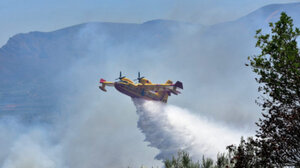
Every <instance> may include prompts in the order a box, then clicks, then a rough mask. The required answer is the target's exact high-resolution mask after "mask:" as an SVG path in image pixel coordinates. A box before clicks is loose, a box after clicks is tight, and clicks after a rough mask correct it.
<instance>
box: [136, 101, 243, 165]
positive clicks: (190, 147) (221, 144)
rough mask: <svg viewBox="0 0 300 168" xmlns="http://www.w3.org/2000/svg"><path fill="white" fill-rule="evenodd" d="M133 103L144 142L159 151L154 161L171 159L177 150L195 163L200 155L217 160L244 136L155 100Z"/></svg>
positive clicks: (184, 110) (185, 110)
mask: <svg viewBox="0 0 300 168" xmlns="http://www.w3.org/2000/svg"><path fill="white" fill-rule="evenodd" d="M133 101H134V104H135V106H136V108H137V114H138V115H139V120H138V127H139V128H140V129H141V131H142V132H143V133H144V134H145V136H146V138H145V141H148V142H150V146H151V147H155V148H157V149H159V150H160V153H159V154H158V155H157V156H156V159H162V160H163V159H166V158H170V157H172V155H174V154H176V153H177V152H178V151H179V150H184V151H187V152H189V154H190V155H191V156H192V158H194V159H196V160H200V159H201V158H202V156H203V155H205V156H206V157H210V158H216V156H217V154H218V153H220V152H224V151H225V149H226V146H228V145H230V144H237V143H238V142H239V140H240V138H241V136H242V135H243V133H242V132H240V131H237V130H234V129H231V128H229V127H226V126H223V125H218V124H216V123H214V122H211V121H209V120H208V119H206V118H204V117H201V116H199V115H195V114H192V113H191V112H189V111H188V110H187V109H182V108H180V107H177V106H174V105H168V104H163V103H160V102H154V101H143V100H140V99H134V100H133ZM244 135H245V134H244Z"/></svg>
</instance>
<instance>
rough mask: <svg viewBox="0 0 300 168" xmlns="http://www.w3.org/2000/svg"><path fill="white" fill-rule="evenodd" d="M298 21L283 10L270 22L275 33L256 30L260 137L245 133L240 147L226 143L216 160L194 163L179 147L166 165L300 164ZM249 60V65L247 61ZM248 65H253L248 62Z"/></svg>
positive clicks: (248, 167)
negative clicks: (259, 95) (175, 154)
mask: <svg viewBox="0 0 300 168" xmlns="http://www.w3.org/2000/svg"><path fill="white" fill-rule="evenodd" d="M293 26H294V25H293V20H292V19H291V17H289V16H287V15H286V13H284V12H283V13H281V17H280V20H279V21H278V22H276V23H270V27H271V30H272V31H271V34H265V35H264V34H262V31H261V30H257V32H256V36H255V38H256V39H257V43H256V47H259V48H260V49H261V53H260V54H259V55H255V56H253V57H249V61H250V66H251V68H252V70H253V72H255V73H256V74H257V78H256V81H257V82H258V83H259V84H260V86H259V88H258V91H259V92H262V93H263V95H262V96H261V97H260V98H259V99H258V100H257V103H258V104H259V105H260V106H261V107H262V110H263V113H262V117H261V118H260V119H259V121H258V122H257V123H256V124H257V126H258V127H259V129H258V130H257V134H256V137H255V138H252V137H249V138H247V140H244V138H243V137H242V138H241V142H240V144H239V145H238V146H235V145H230V146H228V147H227V154H220V155H218V157H217V160H216V162H214V161H213V160H212V159H209V158H204V156H203V158H202V162H201V163H199V161H197V162H193V161H192V159H191V158H190V156H189V154H188V153H186V152H179V154H178V157H177V158H174V157H173V158H172V159H171V160H166V161H165V162H164V163H165V167H166V168H252V167H256V168H265V167H271V168H272V167H300V54H299V49H298V46H297V41H296V40H297V37H298V36H299V35H300V31H299V29H298V28H293ZM246 65H247V64H246ZM247 66H249V65H247Z"/></svg>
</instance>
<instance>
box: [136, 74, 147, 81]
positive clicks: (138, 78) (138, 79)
mask: <svg viewBox="0 0 300 168" xmlns="http://www.w3.org/2000/svg"><path fill="white" fill-rule="evenodd" d="M143 78H145V77H144V76H142V77H141V73H140V72H138V77H137V78H136V79H135V81H139V83H141V79H143Z"/></svg>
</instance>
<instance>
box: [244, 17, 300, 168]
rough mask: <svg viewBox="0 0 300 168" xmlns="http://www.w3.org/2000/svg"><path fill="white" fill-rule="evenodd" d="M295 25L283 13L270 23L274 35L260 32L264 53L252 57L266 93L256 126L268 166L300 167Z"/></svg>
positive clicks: (298, 63) (299, 87)
mask: <svg viewBox="0 0 300 168" xmlns="http://www.w3.org/2000/svg"><path fill="white" fill-rule="evenodd" d="M293 26H294V25H293V20H292V19H291V17H289V16H287V15H286V13H284V12H283V13H281V17H280V20H279V21H278V22H276V23H275V24H273V23H270V27H271V30H272V32H271V34H265V35H264V34H262V32H261V29H260V30H257V32H256V36H255V38H257V43H256V47H259V48H260V49H261V53H260V54H259V55H255V56H253V57H252V58H249V60H250V65H251V67H252V69H253V71H254V72H255V73H256V74H257V75H258V78H256V81H257V82H258V83H259V84H260V86H259V88H258V90H259V91H260V92H262V93H263V96H262V97H261V98H262V99H259V100H258V101H257V102H258V104H259V105H261V106H262V109H263V111H264V113H263V114H262V115H263V117H262V118H260V119H259V121H258V122H257V123H256V124H257V125H258V127H259V130H258V131H257V134H256V136H257V138H258V139H257V141H256V146H257V147H259V150H258V151H257V153H256V154H257V156H259V158H260V160H259V162H260V164H261V165H264V166H266V167H274V166H275V167H276V166H300V55H299V49H298V47H297V41H296V39H297V37H298V36H299V35H300V31H299V29H298V28H295V29H294V28H293Z"/></svg>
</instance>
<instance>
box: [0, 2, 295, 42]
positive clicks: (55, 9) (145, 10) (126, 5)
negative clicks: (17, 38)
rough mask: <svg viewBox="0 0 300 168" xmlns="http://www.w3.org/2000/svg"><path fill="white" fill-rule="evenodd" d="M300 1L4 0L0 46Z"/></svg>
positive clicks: (204, 19) (215, 18)
mask: <svg viewBox="0 0 300 168" xmlns="http://www.w3.org/2000/svg"><path fill="white" fill-rule="evenodd" d="M297 1H298V2H299V0H263V1H262V0H239V1H237V0H186V1H180V0H147V1H145V0H131V1H128V0H127V1H126V0H84V1H83V0H63V1H61V0H43V1H41V0H26V1H25V0H1V1H0V20H1V29H0V30H1V33H0V46H2V45H4V44H5V43H6V41H7V40H8V39H9V37H11V36H13V35H15V34H17V33H26V32H30V31H52V30H56V29H59V28H63V27H67V26H70V25H74V24H79V23H83V22H90V21H111V22H134V23H141V22H145V21H148V20H152V19H173V20H181V21H187V22H197V23H202V24H214V23H218V22H223V21H228V20H234V19H236V18H238V17H240V16H243V15H246V14H247V13H249V12H251V11H253V10H255V9H257V8H259V7H262V6H264V5H268V4H273V3H288V2H297Z"/></svg>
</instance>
